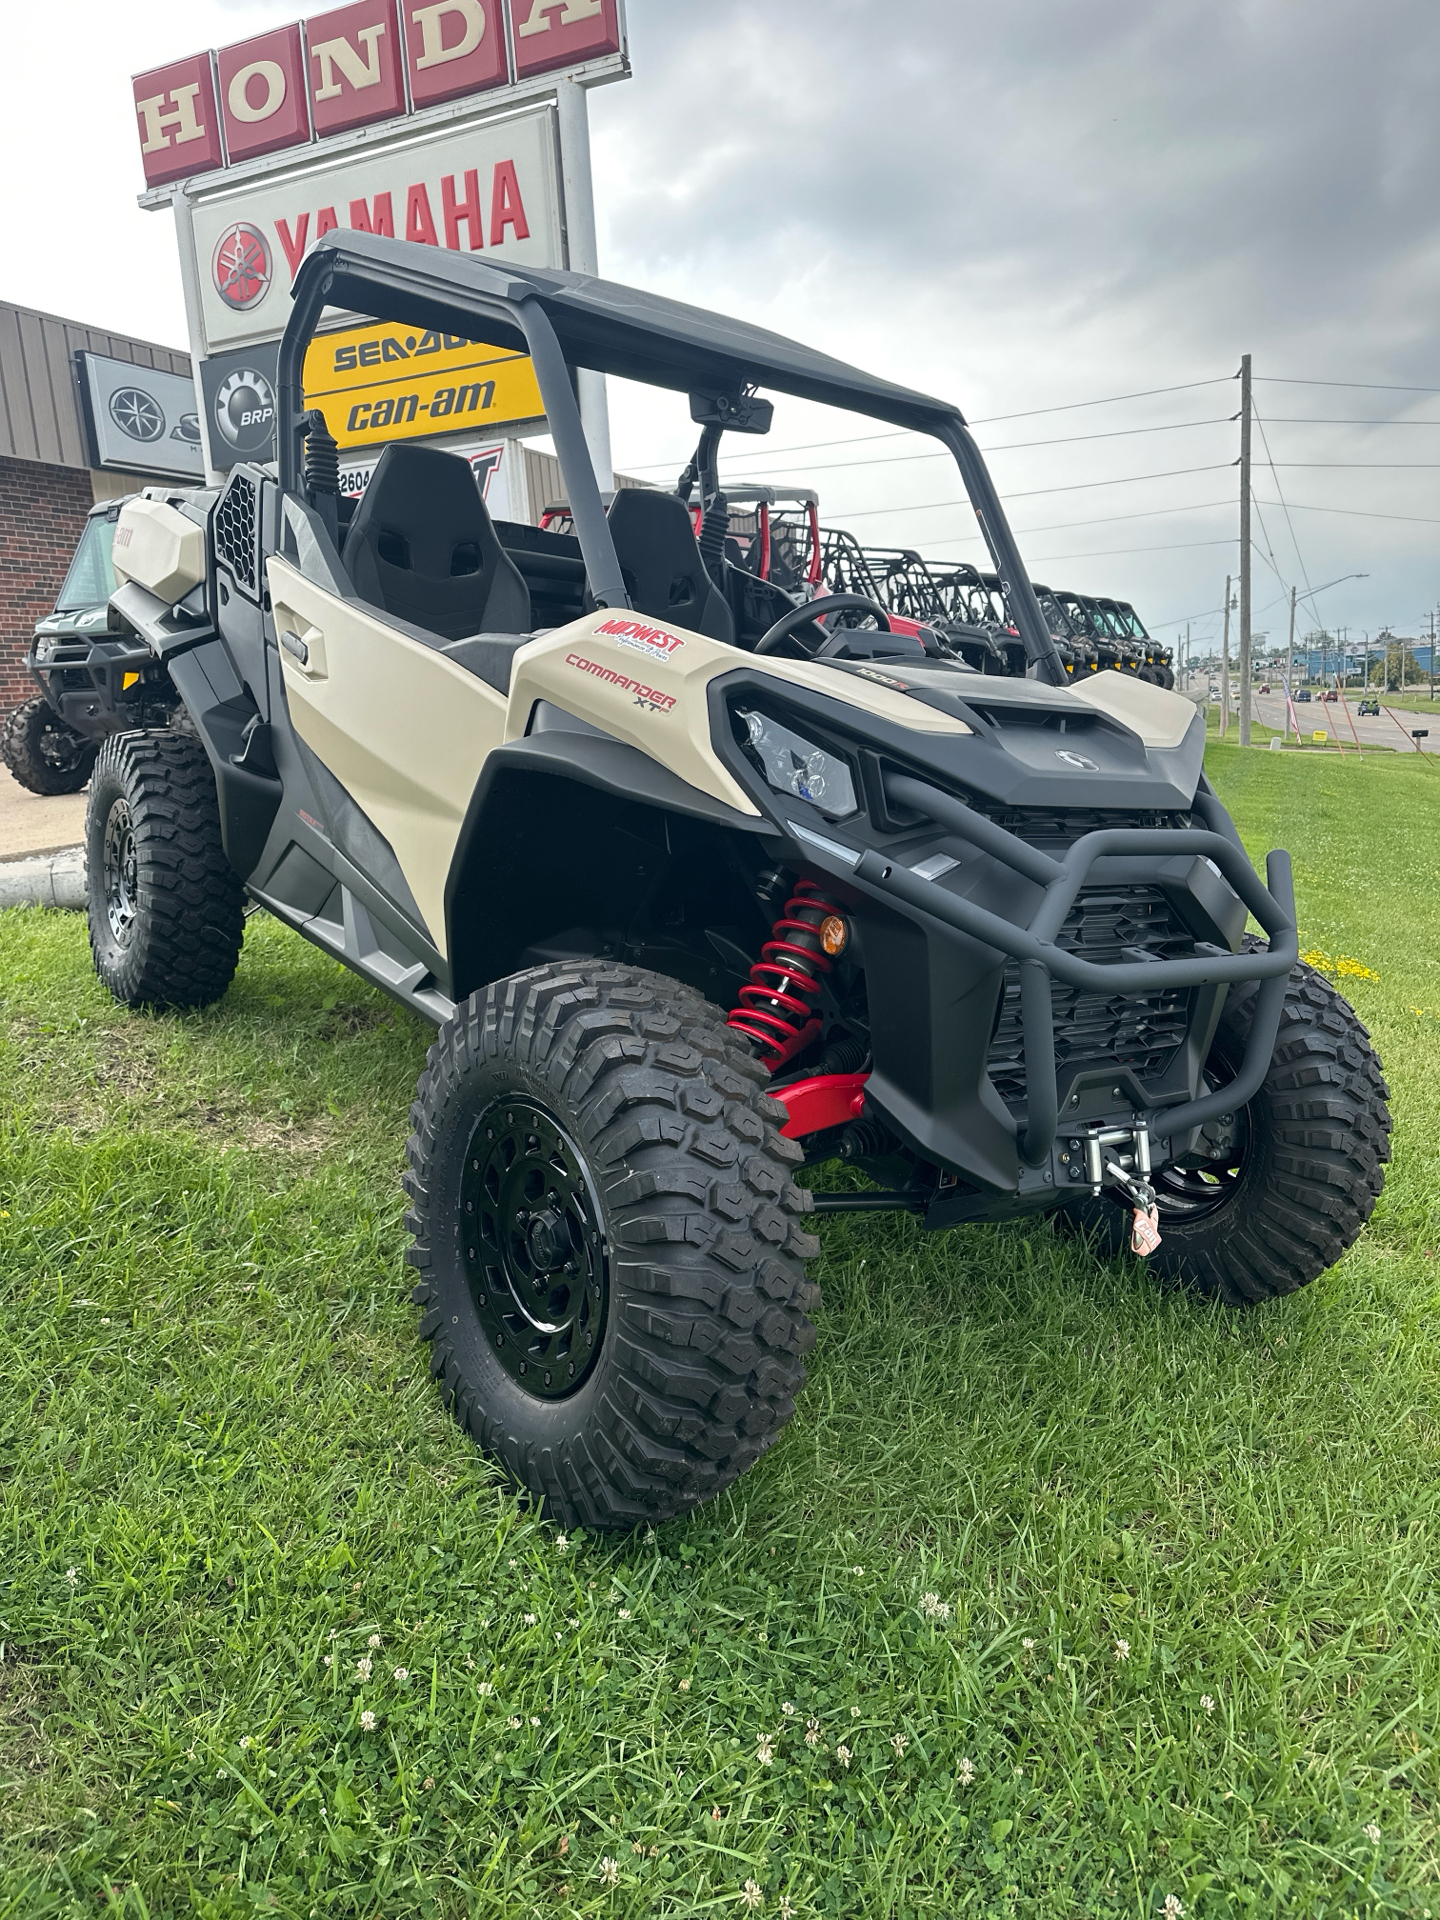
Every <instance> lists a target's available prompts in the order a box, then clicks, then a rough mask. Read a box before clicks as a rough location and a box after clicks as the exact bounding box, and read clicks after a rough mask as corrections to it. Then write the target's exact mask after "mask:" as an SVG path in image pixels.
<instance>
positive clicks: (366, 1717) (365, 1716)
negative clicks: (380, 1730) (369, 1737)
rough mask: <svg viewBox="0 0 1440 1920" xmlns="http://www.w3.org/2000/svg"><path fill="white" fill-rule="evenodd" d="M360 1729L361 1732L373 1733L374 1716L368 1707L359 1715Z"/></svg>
mask: <svg viewBox="0 0 1440 1920" xmlns="http://www.w3.org/2000/svg"><path fill="white" fill-rule="evenodd" d="M360 1730H361V1732H362V1733H373V1732H374V1731H375V1716H374V1714H373V1713H372V1712H371V1711H370V1709H369V1708H368V1707H367V1708H366V1709H365V1711H364V1712H363V1713H362V1714H361V1716H360Z"/></svg>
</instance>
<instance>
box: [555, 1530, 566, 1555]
mask: <svg viewBox="0 0 1440 1920" xmlns="http://www.w3.org/2000/svg"><path fill="white" fill-rule="evenodd" d="M569 1546H570V1536H569V1534H568V1533H557V1534H556V1536H555V1551H556V1552H557V1553H565V1552H567V1551H568V1549H569Z"/></svg>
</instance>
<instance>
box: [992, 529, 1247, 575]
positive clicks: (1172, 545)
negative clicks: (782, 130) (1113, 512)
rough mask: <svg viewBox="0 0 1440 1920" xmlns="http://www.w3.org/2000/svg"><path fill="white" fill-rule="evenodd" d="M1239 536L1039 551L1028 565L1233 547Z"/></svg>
mask: <svg viewBox="0 0 1440 1920" xmlns="http://www.w3.org/2000/svg"><path fill="white" fill-rule="evenodd" d="M1239 537H1240V536H1239V535H1238V534H1232V535H1231V537H1230V538H1229V539H1228V540H1172V541H1170V542H1169V543H1168V545H1166V546H1160V547H1095V548H1093V549H1091V550H1090V551H1089V552H1086V553H1037V554H1033V555H1032V556H1031V557H1030V559H1029V560H1027V561H1026V566H1027V568H1028V567H1030V566H1036V567H1045V566H1048V565H1049V564H1050V562H1051V561H1052V560H1103V559H1104V558H1105V557H1106V556H1107V555H1109V554H1112V553H1179V552H1181V551H1182V550H1183V549H1184V548H1186V547H1233V546H1234V545H1235V542H1236V541H1237V540H1238V539H1239Z"/></svg>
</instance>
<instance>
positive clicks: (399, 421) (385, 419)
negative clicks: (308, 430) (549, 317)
mask: <svg viewBox="0 0 1440 1920" xmlns="http://www.w3.org/2000/svg"><path fill="white" fill-rule="evenodd" d="M305 404H306V406H307V407H319V408H320V410H321V411H322V412H323V413H324V415H325V424H326V425H327V426H328V427H329V429H330V431H331V433H333V434H334V436H335V442H336V445H337V446H340V447H363V446H367V445H370V444H372V443H374V442H380V441H386V440H415V439H420V438H423V437H424V436H426V435H429V434H437V433H453V432H455V431H456V430H457V429H461V428H468V429H470V430H471V431H472V432H473V431H474V429H476V428H477V427H478V428H480V429H482V430H484V429H486V428H490V427H495V426H499V425H500V424H501V423H502V422H506V421H511V420H535V419H538V418H540V417H542V416H543V414H544V412H545V404H544V402H543V401H542V400H541V398H540V387H539V384H538V382H537V381H536V379H535V369H534V367H533V365H532V364H531V362H530V359H529V357H528V356H527V355H525V354H523V353H506V352H503V351H502V350H501V349H500V348H498V347H490V346H482V345H480V344H479V343H477V342H475V341H473V340H465V339H462V338H461V337H460V336H459V335H458V334H453V333H436V332H434V331H431V332H428V333H427V332H424V331H423V330H421V329H420V328H415V327H398V326H379V327H355V328H348V329H347V330H346V331H345V332H343V333H321V334H317V335H316V336H315V338H314V339H313V340H312V341H311V342H310V345H309V347H308V348H307V349H306V353H305Z"/></svg>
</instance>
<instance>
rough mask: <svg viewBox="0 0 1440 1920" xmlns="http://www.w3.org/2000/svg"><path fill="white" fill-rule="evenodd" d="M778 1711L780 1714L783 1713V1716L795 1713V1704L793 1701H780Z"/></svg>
mask: <svg viewBox="0 0 1440 1920" xmlns="http://www.w3.org/2000/svg"><path fill="white" fill-rule="evenodd" d="M780 1711H781V1713H784V1714H792V1713H794V1711H795V1703H794V1701H793V1700H782V1701H781V1702H780Z"/></svg>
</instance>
